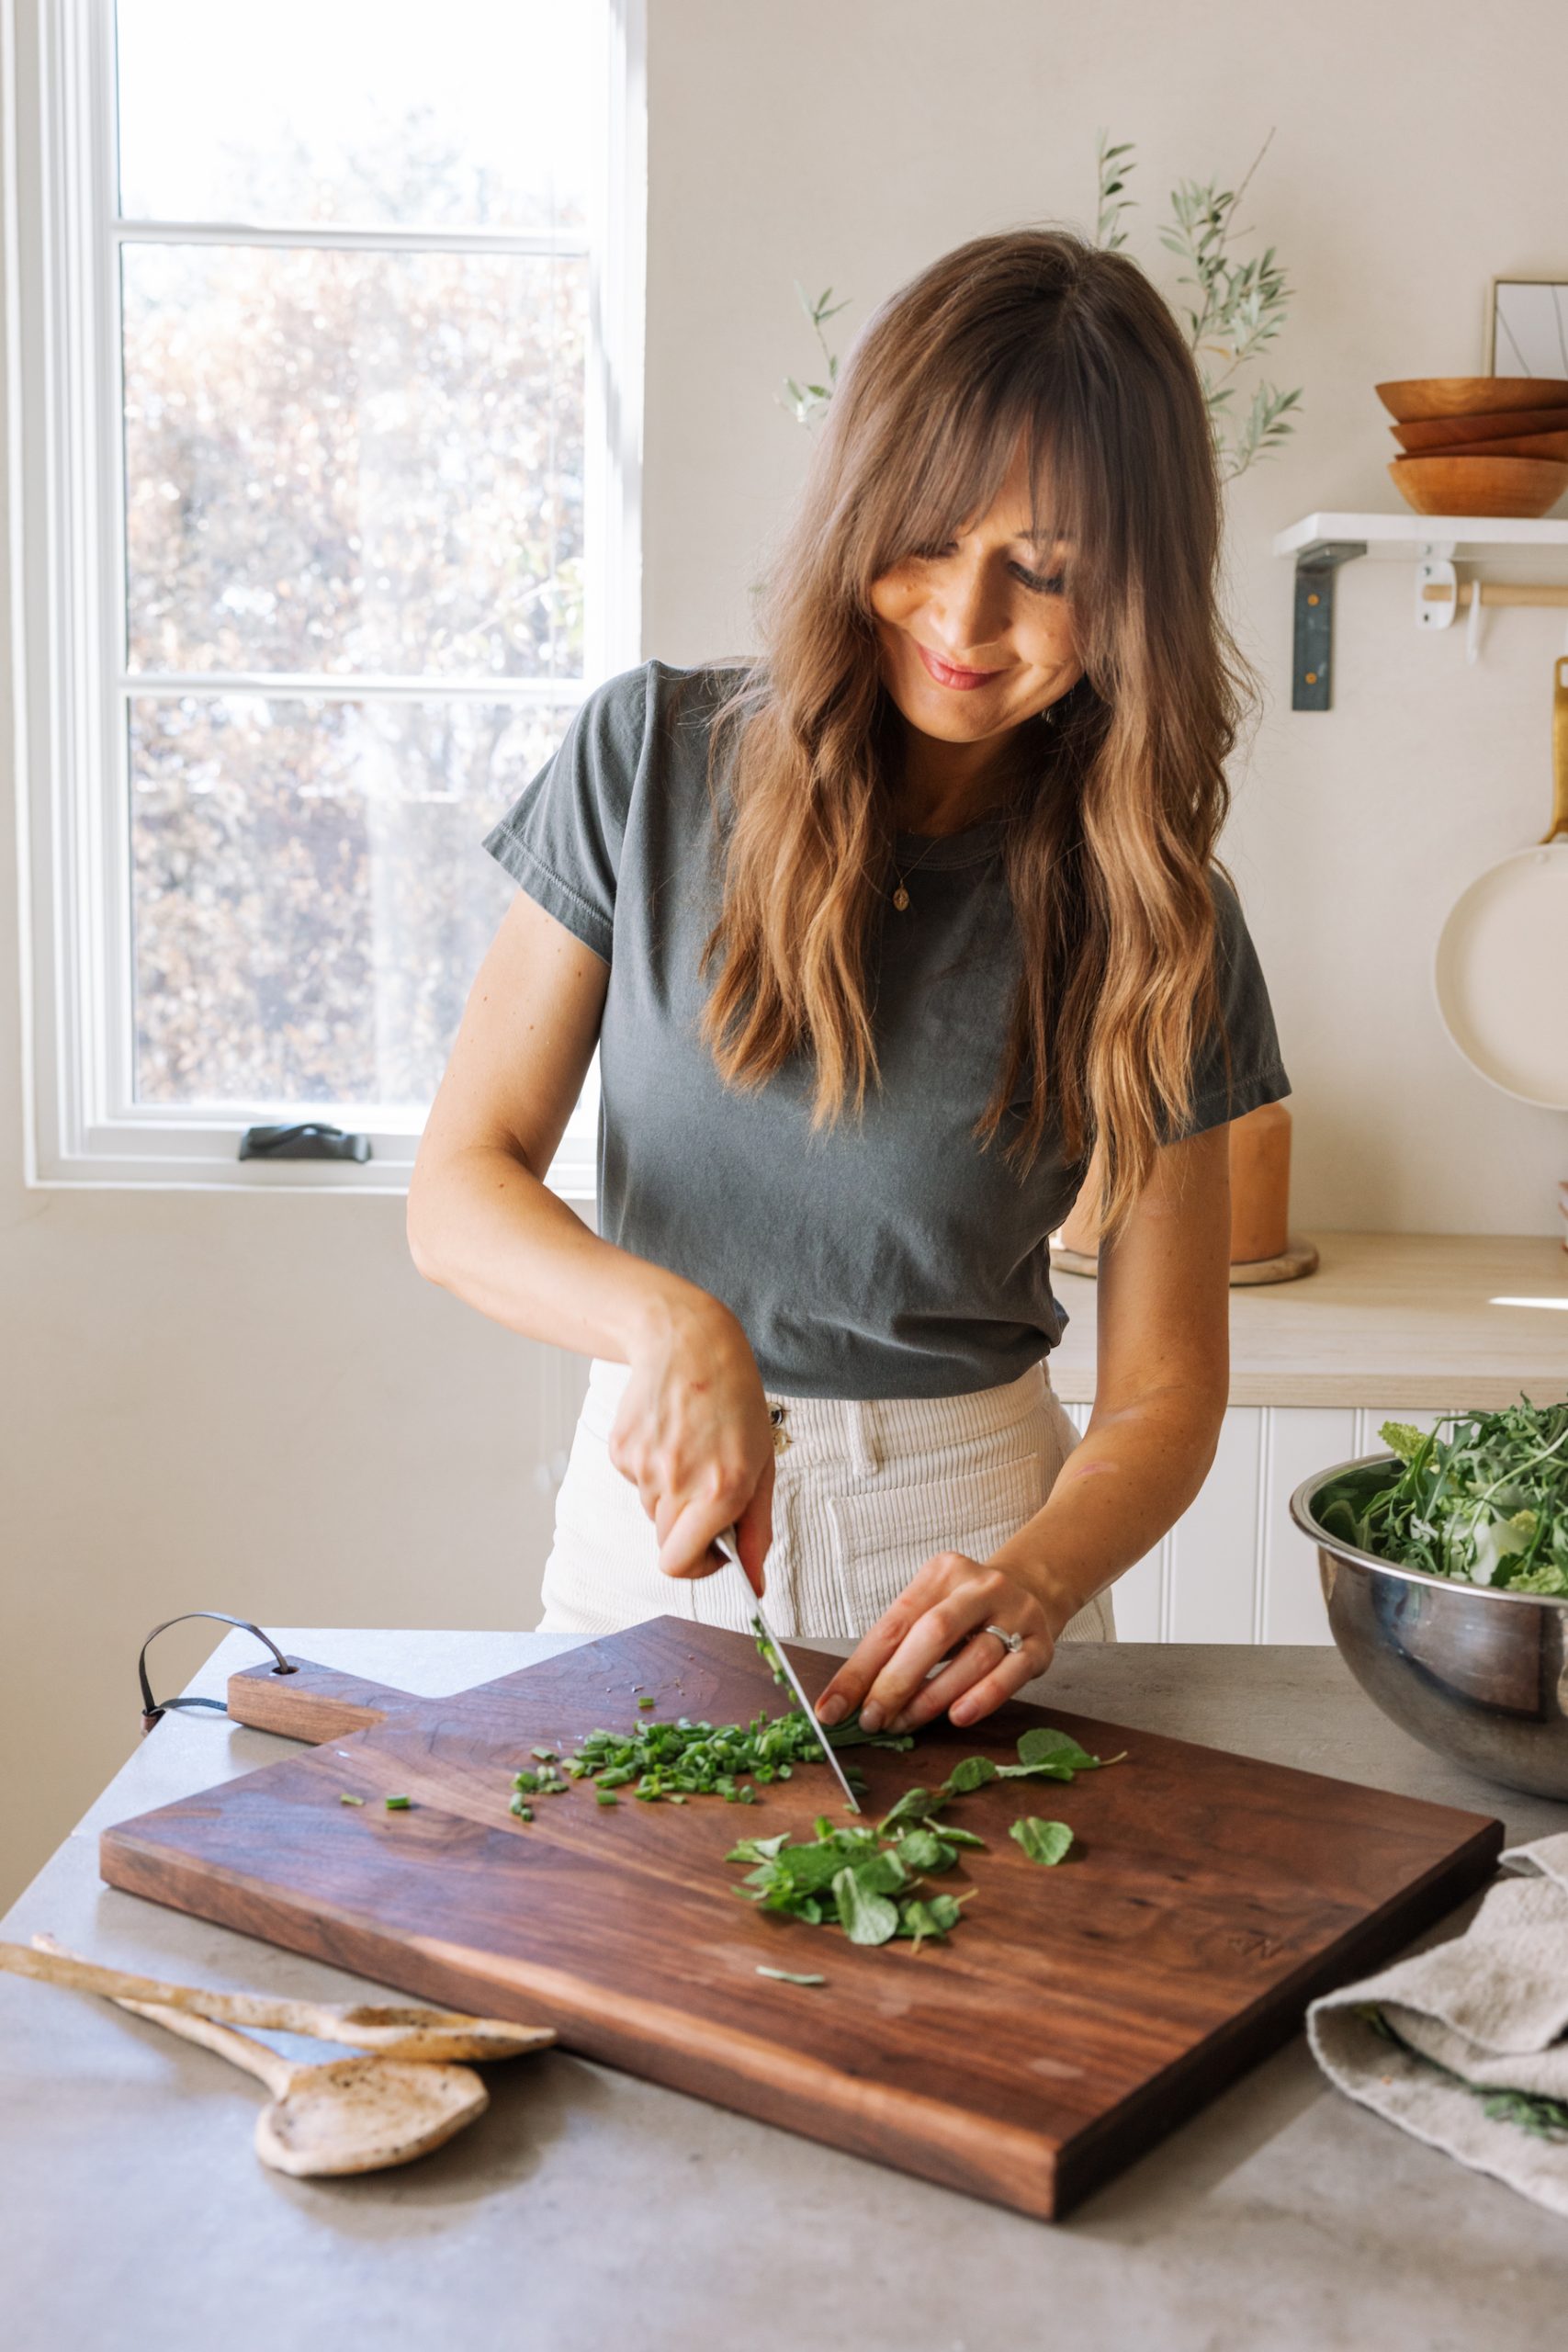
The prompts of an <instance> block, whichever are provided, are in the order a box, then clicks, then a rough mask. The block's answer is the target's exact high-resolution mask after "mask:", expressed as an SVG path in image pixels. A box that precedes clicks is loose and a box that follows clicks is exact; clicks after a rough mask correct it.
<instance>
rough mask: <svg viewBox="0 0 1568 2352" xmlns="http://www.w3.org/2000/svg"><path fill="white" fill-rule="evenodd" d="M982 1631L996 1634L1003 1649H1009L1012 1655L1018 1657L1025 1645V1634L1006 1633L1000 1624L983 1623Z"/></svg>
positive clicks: (1010, 1655) (1008, 1651)
mask: <svg viewBox="0 0 1568 2352" xmlns="http://www.w3.org/2000/svg"><path fill="white" fill-rule="evenodd" d="M980 1631H981V1632H982V1633H983V1634H995V1635H996V1637H997V1639H998V1642H1000V1644H1001V1645H1002V1647H1003V1649H1004V1650H1006V1651H1007V1653H1008V1655H1009V1657H1017V1656H1018V1654H1019V1652H1020V1650H1021V1648H1022V1647H1023V1635H1022V1634H1006V1633H1004V1632H1003V1631H1002V1628H1001V1627H1000V1626H999V1625H982V1626H981V1628H980Z"/></svg>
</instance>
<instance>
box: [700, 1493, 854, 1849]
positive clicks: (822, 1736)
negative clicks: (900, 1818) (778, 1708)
mask: <svg viewBox="0 0 1568 2352" xmlns="http://www.w3.org/2000/svg"><path fill="white" fill-rule="evenodd" d="M714 1541H715V1543H716V1544H717V1545H718V1548H719V1550H720V1551H721V1552H722V1553H723V1554H724V1556H725V1558H726V1559H727V1560H728V1562H729V1563H730V1565H731V1566H732V1567H733V1568H734V1570H735V1573H736V1575H737V1576H738V1577H739V1579H740V1581H741V1583H742V1584H743V1585H744V1586H745V1588H746V1606H747V1608H748V1609H749V1610H750V1614H751V1631H752V1633H753V1634H755V1635H756V1636H757V1639H758V1640H759V1641H760V1642H766V1644H767V1645H768V1657H769V1662H770V1664H771V1663H772V1662H773V1659H774V1658H776V1659H777V1660H778V1665H779V1670H780V1672H781V1673H782V1674H783V1675H784V1679H786V1681H787V1682H788V1684H789V1687H790V1689H791V1690H792V1691H794V1693H795V1704H796V1706H797V1707H798V1708H799V1709H800V1712H801V1713H802V1714H803V1715H804V1716H805V1717H806V1720H807V1723H808V1724H810V1725H811V1728H812V1730H813V1731H814V1732H815V1733H816V1735H817V1745H818V1747H820V1749H821V1750H822V1753H823V1755H824V1756H825V1757H826V1758H827V1759H828V1762H829V1766H830V1767H831V1768H832V1772H833V1777H834V1779H835V1780H836V1781H838V1783H839V1786H840V1788H841V1789H842V1791H843V1792H844V1803H845V1804H847V1805H848V1806H849V1809H850V1811H851V1812H852V1813H858V1812H859V1811H860V1806H859V1805H858V1804H856V1802H855V1792H854V1791H853V1790H852V1788H851V1786H850V1784H849V1781H847V1780H846V1779H845V1777H844V1768H843V1766H842V1765H841V1764H840V1761H839V1759H838V1758H837V1757H836V1756H835V1755H834V1753H833V1750H832V1747H830V1745H829V1740H828V1736H827V1734H826V1733H825V1732H824V1730H823V1728H822V1726H821V1724H819V1723H818V1720H817V1710H816V1708H815V1707H814V1706H813V1705H812V1703H811V1702H810V1700H809V1699H808V1698H807V1695H806V1692H805V1691H804V1689H803V1688H802V1687H801V1680H800V1677H799V1675H798V1674H796V1672H795V1668H794V1667H793V1666H791V1664H790V1662H789V1660H788V1658H787V1657H785V1656H784V1649H783V1646H782V1645H781V1644H780V1641H779V1638H778V1635H777V1634H775V1633H774V1632H773V1627H772V1626H771V1625H770V1624H769V1623H768V1620H767V1617H766V1615H765V1614H764V1612H763V1609H762V1604H761V1601H760V1600H758V1598H757V1595H756V1592H755V1591H754V1590H753V1589H752V1584H751V1579H750V1577H749V1576H748V1575H747V1573H746V1571H745V1569H744V1568H743V1567H742V1566H741V1565H740V1552H739V1545H738V1544H737V1541H736V1534H735V1530H734V1528H733V1527H727V1528H726V1529H725V1530H724V1532H723V1533H722V1534H720V1535H716V1537H715V1538H714Z"/></svg>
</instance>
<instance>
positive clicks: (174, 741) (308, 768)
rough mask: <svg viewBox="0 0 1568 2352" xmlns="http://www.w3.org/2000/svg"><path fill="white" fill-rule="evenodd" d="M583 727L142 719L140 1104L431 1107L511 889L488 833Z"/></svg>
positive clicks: (407, 719)
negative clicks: (566, 736) (484, 839)
mask: <svg viewBox="0 0 1568 2352" xmlns="http://www.w3.org/2000/svg"><path fill="white" fill-rule="evenodd" d="M569 716H570V707H569V706H566V705H557V706H556V707H553V708H547V707H539V708H536V709H530V710H527V711H520V710H517V709H515V708H504V707H496V706H495V705H492V704H484V703H480V702H479V700H478V699H477V698H476V699H474V700H460V701H459V700H453V699H451V698H447V699H437V698H434V697H433V698H431V699H429V700H423V699H421V700H417V701H416V700H413V699H412V698H411V699H407V700H405V699H402V698H394V697H391V696H382V697H379V698H370V697H367V699H365V700H364V701H359V702H347V701H344V702H336V701H327V700H324V699H315V698H312V699H310V700H305V699H303V698H295V699H287V700H285V699H282V698H276V699H273V698H269V697H267V696H265V695H199V696H196V695H192V696H183V697H180V698H178V699H175V698H173V697H169V698H166V699H165V698H158V699H154V698H152V697H150V696H145V697H141V698H139V699H137V700H136V701H134V702H133V703H132V704H131V706H130V779H131V810H130V835H131V859H132V870H133V877H134V879H133V915H134V934H135V936H134V951H133V952H134V957H135V972H136V1042H135V1098H136V1100H137V1101H138V1102H141V1103H180V1104H186V1105H192V1106H194V1105H197V1104H208V1105H226V1104H241V1105H243V1106H244V1107H245V1108H246V1109H247V1110H248V1109H250V1108H252V1107H253V1106H254V1107H255V1108H257V1109H261V1108H264V1107H265V1106H267V1105H269V1104H292V1103H400V1104H409V1105H414V1106H417V1107H418V1108H419V1109H420V1110H421V1111H423V1109H424V1108H425V1107H426V1106H427V1105H428V1104H429V1103H430V1101H431V1099H432V1097H433V1096H434V1092H435V1089H436V1086H437V1084H438V1083H439V1081H440V1078H441V1073H442V1070H443V1069H444V1068H445V1067H446V1056H447V1054H448V1052H449V1051H450V1048H451V1044H452V1039H453V1037H454V1036H455V1035H456V1034H457V1022H458V1018H459V1016H460V1015H461V1012H462V1009H463V1003H464V1000H465V998H466V997H467V994H468V987H469V984H470V982H471V981H472V979H473V976H474V973H475V972H476V970H477V969H478V967H479V962H480V959H481V957H482V956H483V954H484V951H485V949H486V947H487V946H488V945H489V944H490V941H491V937H492V936H493V934H494V932H495V927H496V925H497V923H498V922H500V920H501V918H502V914H503V913H504V912H505V910H506V909H507V907H508V906H509V905H510V904H511V901H512V899H513V894H514V892H515V889H516V885H515V883H513V881H512V880H511V878H510V877H509V876H507V875H506V874H504V873H503V872H502V869H501V867H500V866H498V865H496V864H495V861H494V860H493V859H492V858H491V857H489V856H488V855H487V854H486V853H485V851H484V850H483V849H482V848H481V846H480V837H481V835H482V834H483V833H485V832H486V831H488V830H489V828H490V827H491V825H492V824H493V823H494V822H495V820H496V819H497V818H498V817H499V816H500V815H501V814H502V810H503V809H505V808H506V807H507V805H508V804H509V803H510V802H511V801H512V800H513V799H514V798H515V797H516V795H517V794H518V793H519V792H520V791H521V790H522V788H523V786H524V785H525V784H526V783H527V782H528V780H529V778H530V777H531V776H533V775H536V774H537V772H538V770H539V768H540V767H541V766H542V765H543V763H544V762H545V761H546V760H547V758H548V757H549V754H550V752H552V751H553V750H554V748H555V746H556V744H557V743H558V741H560V737H561V735H562V733H563V731H564V729H565V726H566V721H567V718H568V717H569Z"/></svg>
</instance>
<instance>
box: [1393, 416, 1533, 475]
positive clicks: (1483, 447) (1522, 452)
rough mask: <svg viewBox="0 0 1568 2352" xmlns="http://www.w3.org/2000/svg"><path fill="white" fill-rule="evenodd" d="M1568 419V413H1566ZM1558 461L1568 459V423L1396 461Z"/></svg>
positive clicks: (1414, 452) (1425, 451) (1411, 454)
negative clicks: (1550, 430) (1554, 428)
mask: <svg viewBox="0 0 1568 2352" xmlns="http://www.w3.org/2000/svg"><path fill="white" fill-rule="evenodd" d="M1563 415H1564V418H1565V419H1568V410H1565V411H1564V412H1563ZM1439 457H1441V458H1450V457H1452V458H1557V459H1559V460H1562V459H1568V422H1565V423H1564V424H1563V425H1562V428H1561V429H1560V430H1559V431H1557V432H1555V433H1512V434H1507V435H1503V436H1502V437H1500V438H1499V439H1497V440H1495V441H1465V442H1462V443H1461V444H1460V445H1459V446H1458V447H1455V448H1452V449H1415V450H1412V451H1410V452H1409V453H1408V454H1407V455H1406V456H1404V457H1403V458H1395V459H1394V461H1393V462H1394V464H1395V465H1396V466H1411V465H1417V464H1419V463H1420V461H1421V460H1422V459H1423V458H1439Z"/></svg>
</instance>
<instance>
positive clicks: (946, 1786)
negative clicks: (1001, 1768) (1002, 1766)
mask: <svg viewBox="0 0 1568 2352" xmlns="http://www.w3.org/2000/svg"><path fill="white" fill-rule="evenodd" d="M996 1777H997V1768H996V1766H995V1765H994V1764H993V1763H992V1761H991V1759H990V1758H989V1757H988V1756H966V1757H965V1758H964V1761H963V1763H962V1764H955V1765H954V1766H953V1770H952V1771H951V1772H950V1773H949V1774H948V1776H947V1778H946V1780H945V1781H943V1782H942V1788H943V1790H944V1792H946V1793H947V1794H949V1795H951V1796H959V1797H965V1796H971V1795H973V1793H974V1792H975V1791H976V1789H982V1788H984V1787H985V1785H986V1782H987V1781H994V1780H995V1779H996Z"/></svg>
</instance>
